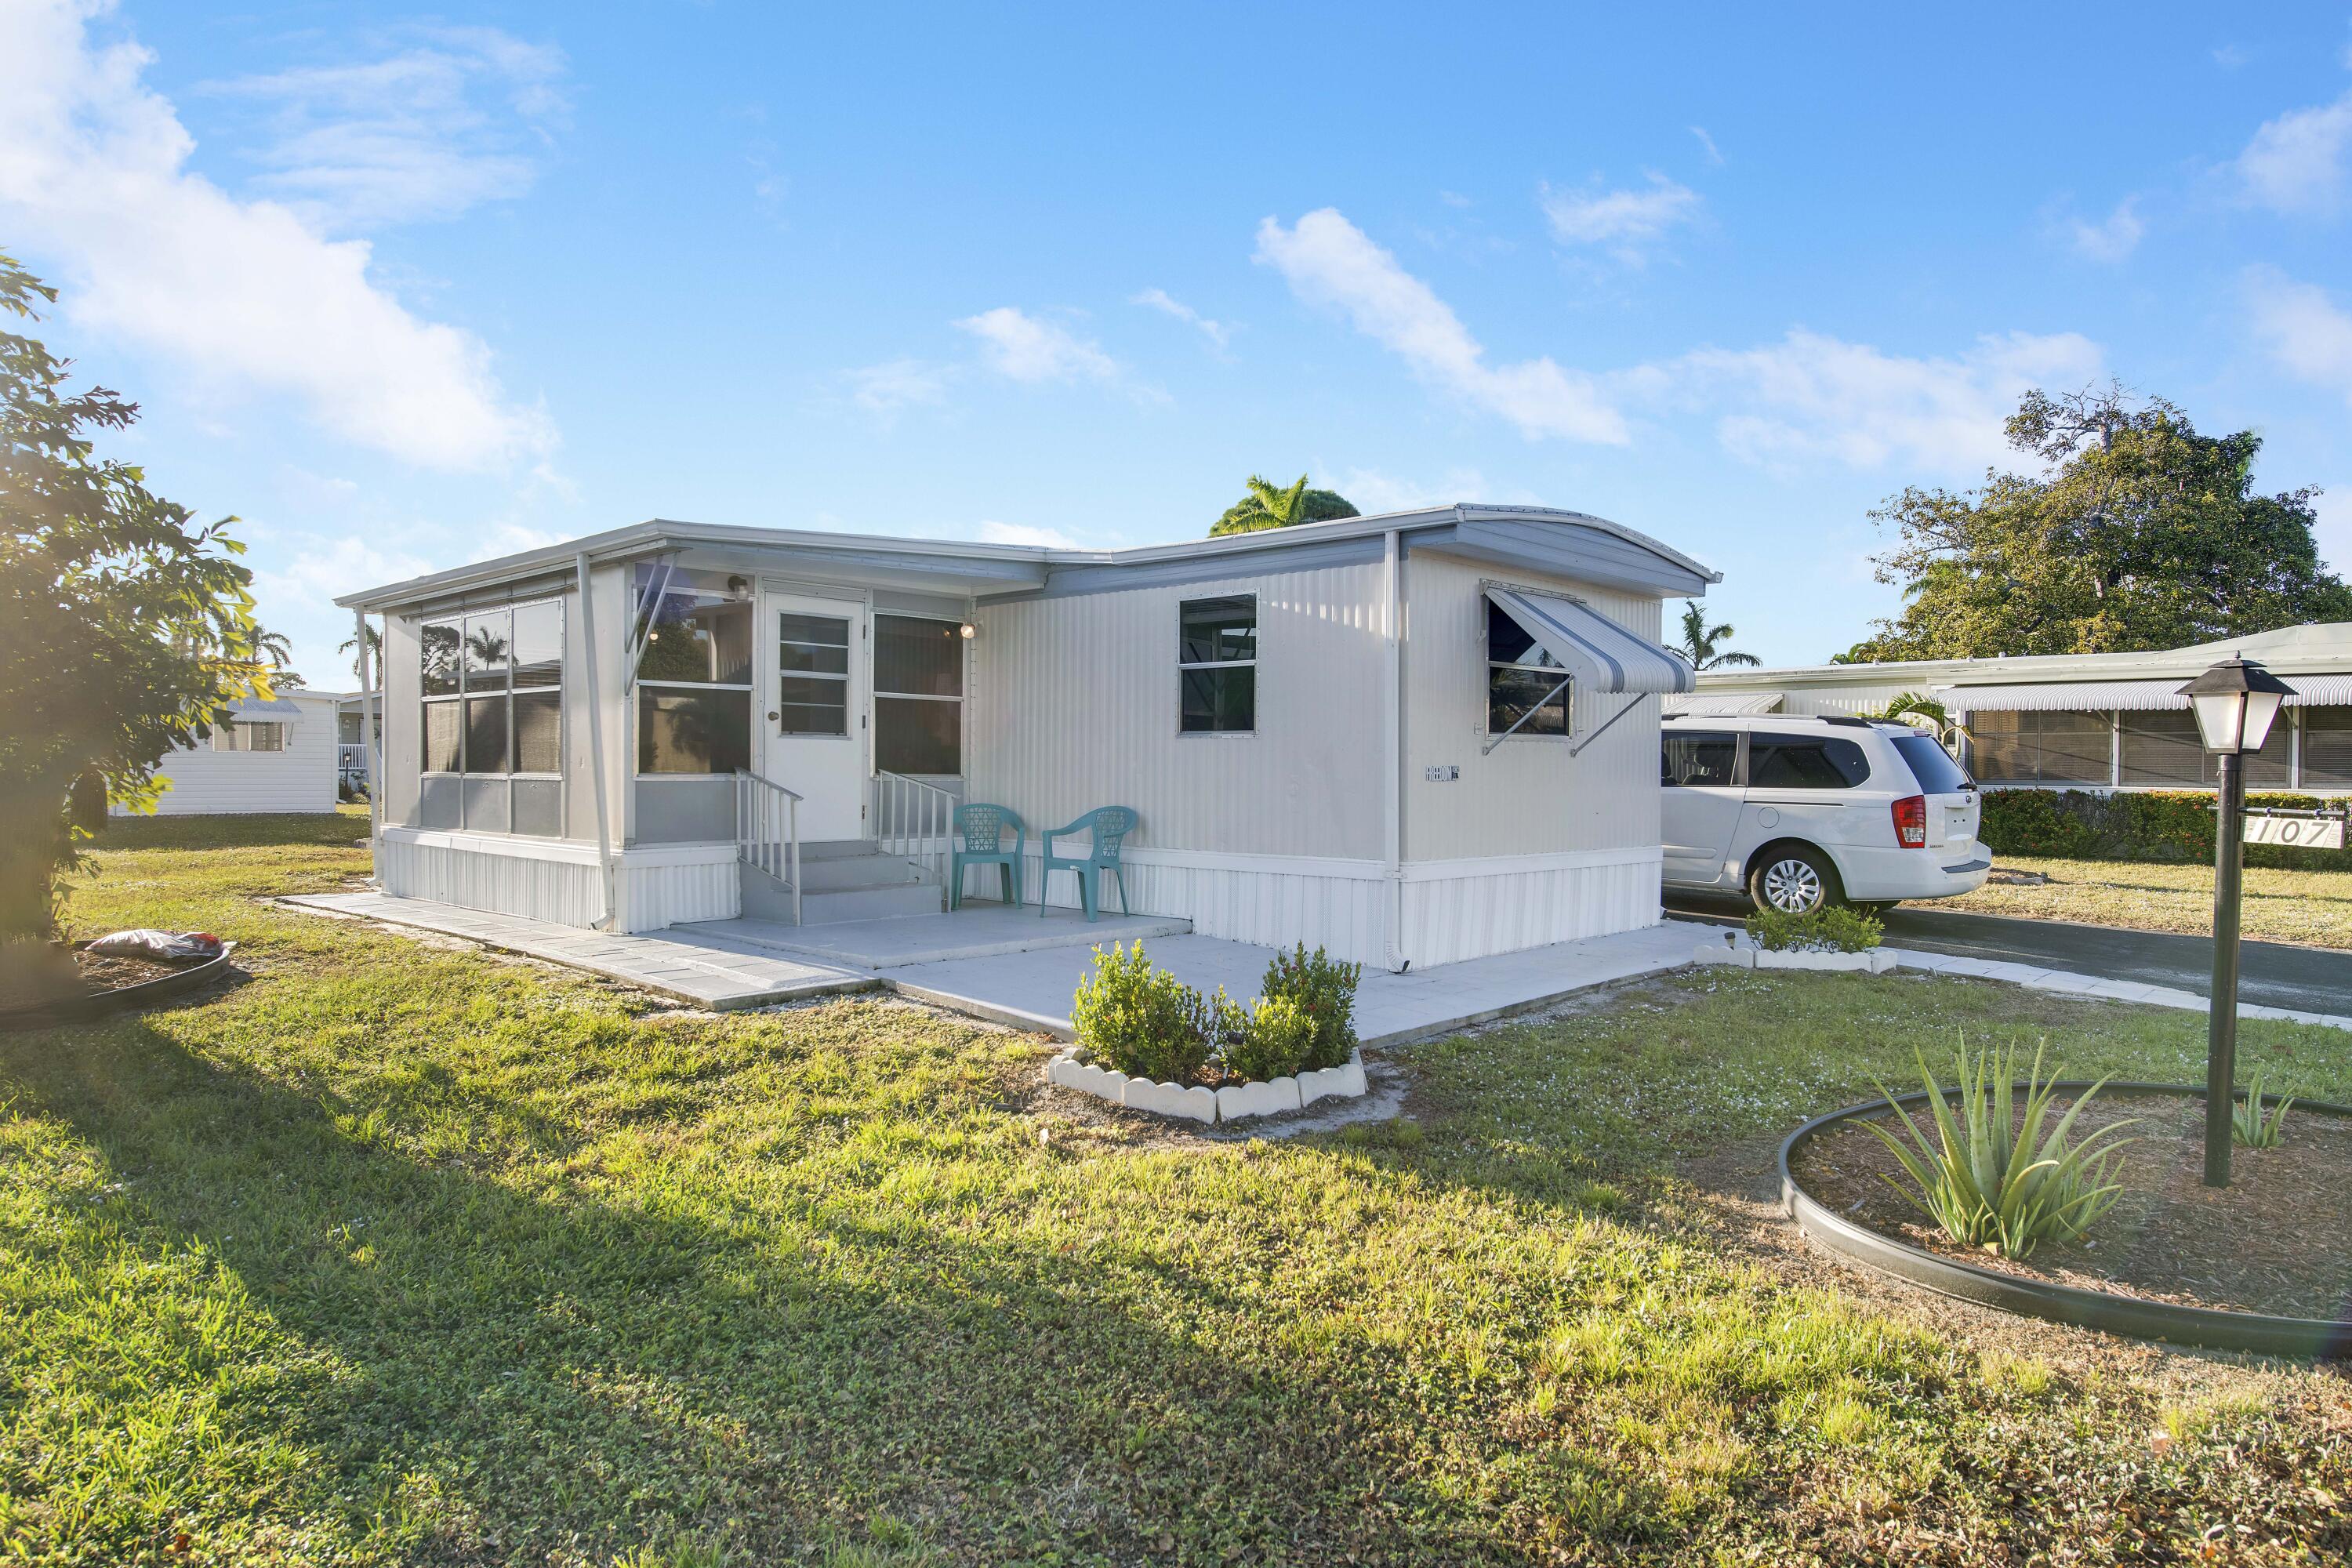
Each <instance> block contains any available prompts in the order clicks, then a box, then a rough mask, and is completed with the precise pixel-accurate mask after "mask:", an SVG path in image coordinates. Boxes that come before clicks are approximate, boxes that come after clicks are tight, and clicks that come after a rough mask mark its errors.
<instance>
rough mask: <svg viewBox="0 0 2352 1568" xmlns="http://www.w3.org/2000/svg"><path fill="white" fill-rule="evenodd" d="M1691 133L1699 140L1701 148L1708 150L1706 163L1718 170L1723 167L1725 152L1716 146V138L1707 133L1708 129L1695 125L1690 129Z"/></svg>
mask: <svg viewBox="0 0 2352 1568" xmlns="http://www.w3.org/2000/svg"><path fill="white" fill-rule="evenodd" d="M1690 133H1691V134H1692V135H1694V136H1696V137H1697V138H1698V144H1699V145H1700V146H1701V147H1704V148H1706V161H1707V162H1708V163H1713V164H1715V165H1716V166H1717V168H1720V167H1722V165H1723V151H1722V149H1721V148H1718V147H1717V145H1716V144H1715V138H1714V137H1712V136H1709V135H1708V134H1707V133H1706V126H1704V125H1694V126H1692V127H1691V128H1690Z"/></svg>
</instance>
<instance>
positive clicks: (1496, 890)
mask: <svg viewBox="0 0 2352 1568" xmlns="http://www.w3.org/2000/svg"><path fill="white" fill-rule="evenodd" d="M1659 868H1660V860H1659V854H1658V851H1657V850H1655V849H1646V848H1645V849H1620V850H1597V851H1596V850H1586V851H1580V852H1577V853H1575V854H1567V855H1529V856H1524V857H1522V856H1508V857H1499V858H1495V859H1491V860H1433V861H1423V862H1421V863H1419V864H1416V865H1410V866H1407V867H1406V868H1405V885H1404V952H1405V956H1407V957H1409V958H1411V959H1412V963H1413V967H1414V968H1416V969H1420V968H1424V967H1428V966H1431V965H1434V964H1440V963H1459V962H1461V961H1462V960H1464V959H1467V958H1485V957H1486V956H1487V955H1489V954H1491V953H1497V952H1517V951H1519V950H1520V949H1522V948H1529V947H1544V946H1547V945H1549V944H1550V943H1552V942H1574V941H1576V940H1577V939H1579V938H1580V937H1588V936H1606V935H1609V934H1610V933H1612V932H1613V931H1635V930H1639V929H1641V928H1642V927H1644V926H1654V925H1655V924H1657V923H1658V919H1659V910H1658V879H1659Z"/></svg>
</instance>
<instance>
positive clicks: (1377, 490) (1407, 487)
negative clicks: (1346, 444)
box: [1317, 468, 1536, 514]
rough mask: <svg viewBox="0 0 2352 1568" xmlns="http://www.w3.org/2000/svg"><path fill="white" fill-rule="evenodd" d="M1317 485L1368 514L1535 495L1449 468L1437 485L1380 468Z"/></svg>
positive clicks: (1354, 471)
mask: <svg viewBox="0 0 2352 1568" xmlns="http://www.w3.org/2000/svg"><path fill="white" fill-rule="evenodd" d="M1317 483H1318V484H1320V485H1323V486H1325V487H1327V488H1328V489H1335V490H1338V491H1339V493H1340V494H1341V495H1343V496H1345V497H1347V498H1348V500H1349V501H1351V502H1352V503H1354V505H1355V507H1356V510H1359V511H1361V512H1365V513H1367V514H1371V513H1378V512H1384V511H1412V510H1416V509H1418V508H1421V507H1428V506H1451V505H1452V504H1453V503H1454V502H1455V501H1492V502H1496V503H1497V504H1507V503H1511V502H1522V501H1524V502H1530V503H1532V502H1533V501H1534V500H1535V499H1536V498H1535V497H1534V495H1532V494H1531V493H1529V492H1528V491H1526V490H1520V489H1510V490H1507V491H1506V490H1497V489H1496V488H1495V486H1494V485H1492V484H1490V483H1488V482H1487V479H1486V475H1485V474H1483V473H1481V472H1479V471H1478V470H1477V469H1476V468H1448V469H1446V470H1445V473H1444V477H1443V478H1441V479H1438V480H1437V482H1436V483H1434V484H1428V483H1424V482H1423V481H1422V480H1419V479H1406V478H1401V477H1399V476H1397V475H1394V474H1388V473H1383V472H1381V470H1380V469H1378V468H1349V470H1348V471H1347V472H1346V473H1344V474H1341V475H1339V477H1338V478H1336V479H1318V481H1317Z"/></svg>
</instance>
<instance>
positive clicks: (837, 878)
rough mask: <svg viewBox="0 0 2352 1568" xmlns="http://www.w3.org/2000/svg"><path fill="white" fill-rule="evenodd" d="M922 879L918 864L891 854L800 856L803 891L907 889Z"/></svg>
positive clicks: (846, 891) (849, 891)
mask: <svg viewBox="0 0 2352 1568" xmlns="http://www.w3.org/2000/svg"><path fill="white" fill-rule="evenodd" d="M922 880H923V868H921V867H920V866H918V865H916V864H915V863H914V862H913V861H912V860H902V859H900V858H898V857H897V856H895V855H845V856H841V857H839V858H834V859H825V860H812V859H810V858H807V857H806V856H805V855H803V857H802V858H801V889H802V890H803V892H810V893H854V892H856V891H858V890H859V889H864V888H911V887H914V886H915V885H916V884H918V883H919V882H921V881H922ZM937 885H938V884H936V883H934V884H933V886H937Z"/></svg>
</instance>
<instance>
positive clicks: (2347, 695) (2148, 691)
mask: <svg viewBox="0 0 2352 1568" xmlns="http://www.w3.org/2000/svg"><path fill="white" fill-rule="evenodd" d="M2192 673H2193V672H2192ZM2186 679H2189V677H2188V676H2185V675H2182V676H2172V677H2168V678H2167V679H2163V680H2057V681H2047V682H2043V683H2041V684H2038V685H2024V684H2021V685H2016V686H1954V687H1949V688H1948V689H1945V691H1944V692H1943V693H1942V695H1943V698H1944V706H1945V707H1947V708H1948V709H1950V710H1952V711H1953V712H1955V713H2052V712H2066V713H2105V712H2110V711H2120V712H2126V713H2130V712H2146V711H2149V710H2160V709H2171V710H2178V711H2180V712H2186V711H2188V709H2189V699H2187V698H2186V697H2183V696H2181V695H2180V684H2181V682H2182V681H2184V680H2186ZM2281 679H2284V680H2285V682H2286V683H2287V684H2288V685H2289V686H2292V687H2294V696H2292V697H2289V698H2288V699H2287V706H2289V707H2290V708H2302V707H2309V708H2323V707H2334V706H2336V705H2337V704H2339V703H2352V676H2347V675H2289V676H2284V677H2282V678H2281Z"/></svg>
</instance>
